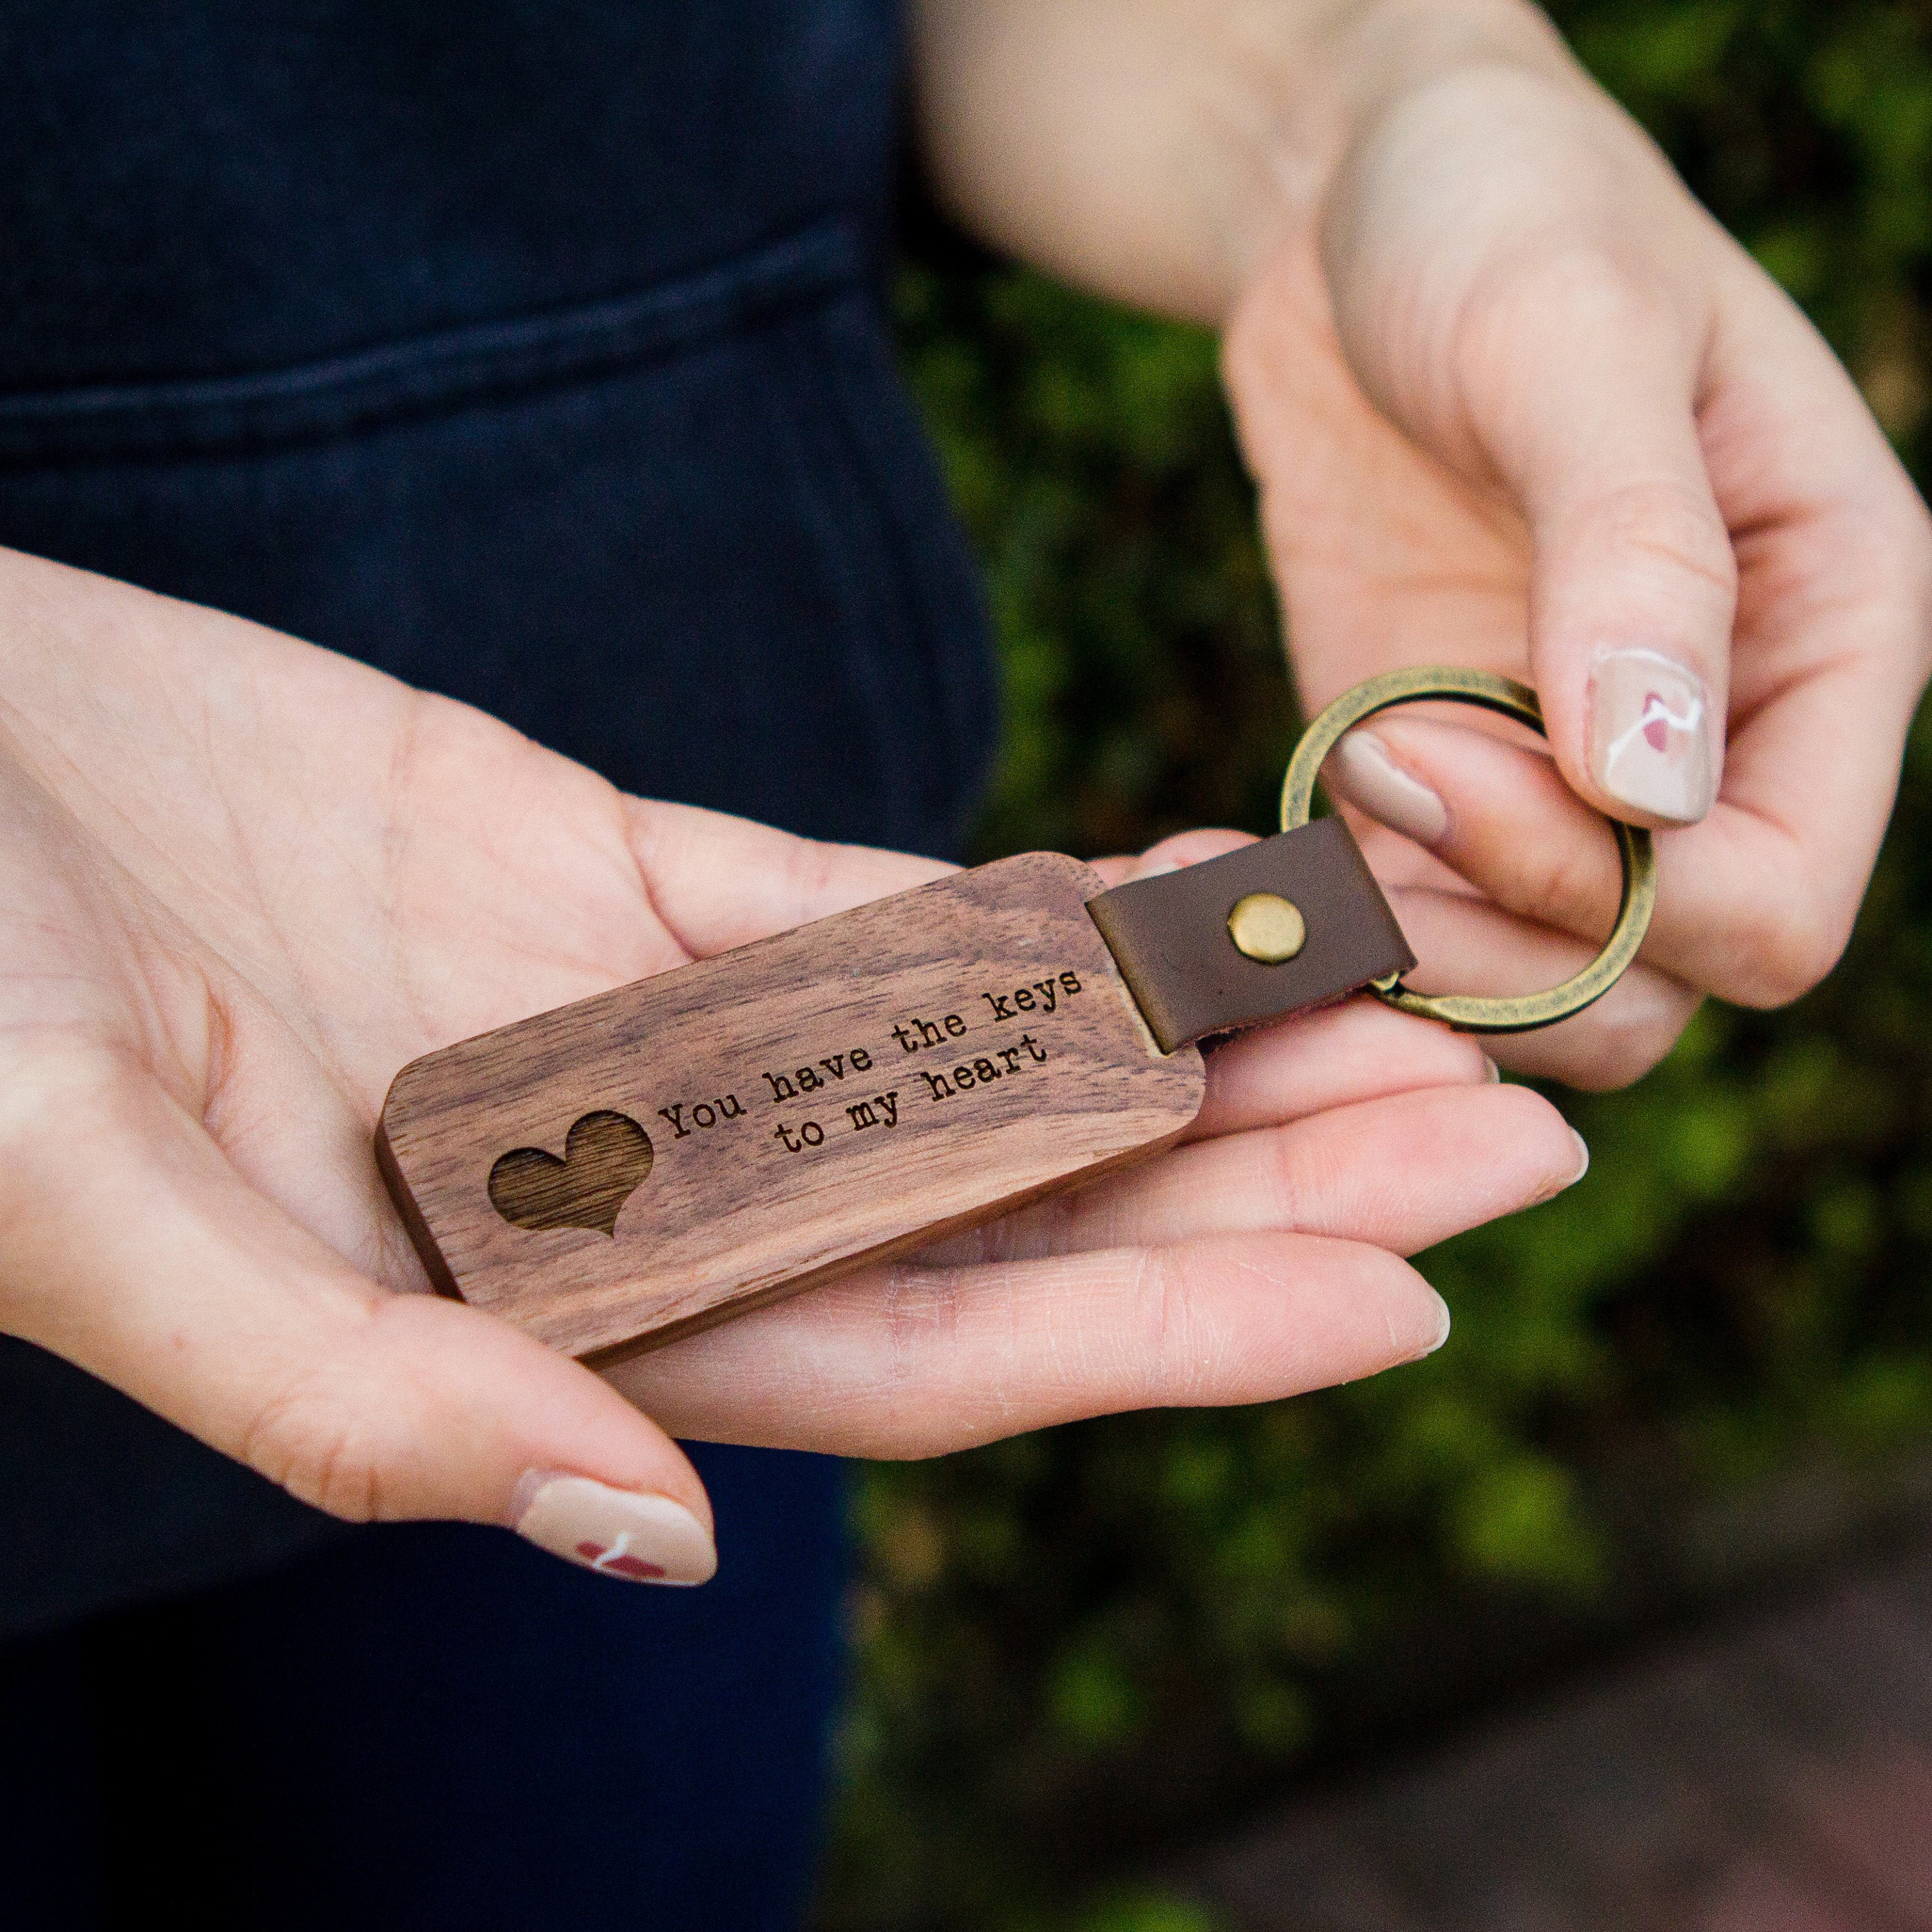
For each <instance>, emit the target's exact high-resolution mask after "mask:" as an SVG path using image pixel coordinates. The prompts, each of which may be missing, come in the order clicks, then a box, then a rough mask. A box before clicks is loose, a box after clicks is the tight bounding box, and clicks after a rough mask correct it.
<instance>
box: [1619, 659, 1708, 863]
mask: <svg viewBox="0 0 1932 1932" xmlns="http://www.w3.org/2000/svg"><path fill="white" fill-rule="evenodd" d="M1712 725H1713V720H1712V716H1711V706H1710V703H1709V700H1708V699H1707V698H1706V696H1705V693H1704V685H1703V680H1702V679H1700V678H1698V677H1697V676H1694V674H1693V673H1691V672H1690V671H1688V670H1685V668H1684V667H1683V666H1682V664H1678V663H1676V662H1675V661H1673V660H1672V659H1671V658H1667V657H1664V656H1662V655H1660V654H1659V653H1658V652H1655V651H1605V652H1603V653H1602V655H1600V656H1599V657H1598V659H1597V661H1596V664H1595V667H1593V668H1592V671H1591V673H1590V772H1591V775H1592V777H1594V778H1595V779H1596V781H1597V782H1598V784H1600V785H1601V786H1602V787H1603V788H1604V790H1606V791H1607V792H1608V793H1610V796H1612V797H1613V798H1614V799H1618V800H1619V802H1622V803H1623V804H1625V805H1629V806H1630V807H1631V808H1632V809H1633V810H1634V811H1642V812H1647V813H1648V814H1649V815H1650V816H1651V817H1653V818H1664V819H1668V820H1670V821H1671V822H1672V823H1673V824H1677V825H1694V824H1696V823H1697V821H1698V820H1699V819H1700V818H1702V817H1703V816H1704V814H1706V812H1707V811H1709V810H1710V808H1711V801H1712V797H1713V796H1715V790H1716V774H1717V757H1716V754H1715V747H1714V745H1713V743H1712Z"/></svg>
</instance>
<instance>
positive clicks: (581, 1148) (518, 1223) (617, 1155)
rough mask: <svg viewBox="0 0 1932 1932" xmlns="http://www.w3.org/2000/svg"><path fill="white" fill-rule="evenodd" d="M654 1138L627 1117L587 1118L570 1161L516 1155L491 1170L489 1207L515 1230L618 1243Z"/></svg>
mask: <svg viewBox="0 0 1932 1932" xmlns="http://www.w3.org/2000/svg"><path fill="white" fill-rule="evenodd" d="M651 1159H652V1154H651V1137H650V1136H649V1134H647V1133H645V1132H644V1130H643V1128H642V1127H639V1126H638V1125H637V1122H636V1121H634V1120H632V1119H631V1117H630V1115H628V1114H613V1113H610V1112H598V1113H595V1114H586V1115H584V1116H583V1118H582V1119H581V1120H579V1121H576V1122H575V1123H574V1124H573V1125H572V1126H571V1130H570V1133H569V1136H568V1139H566V1140H565V1142H564V1144H563V1158H562V1160H558V1159H557V1157H556V1155H555V1154H550V1153H547V1152H546V1151H544V1149H543V1148H511V1151H509V1152H508V1154H505V1155H503V1156H502V1157H501V1158H500V1159H499V1160H498V1161H497V1163H496V1166H494V1167H493V1168H491V1169H490V1206H491V1207H493V1208H495V1209H496V1212H497V1213H498V1214H500V1215H502V1217H503V1219H504V1220H506V1221H508V1222H509V1223H511V1225H512V1226H515V1227H518V1228H527V1229H530V1230H531V1231H532V1232H533V1233H535V1232H541V1231H542V1230H544V1229H549V1228H594V1229H595V1230H596V1231H597V1232H598V1234H600V1235H610V1236H611V1237H613V1238H615V1236H616V1232H617V1215H618V1212H619V1210H620V1209H621V1208H622V1207H623V1205H624V1203H625V1202H626V1201H628V1200H629V1199H630V1198H631V1196H632V1195H633V1194H634V1193H636V1192H637V1190H638V1188H639V1187H640V1186H641V1185H642V1184H643V1181H644V1178H645V1176H646V1175H648V1174H649V1172H650V1171H651Z"/></svg>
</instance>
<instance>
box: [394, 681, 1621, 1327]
mask: <svg viewBox="0 0 1932 1932" xmlns="http://www.w3.org/2000/svg"><path fill="white" fill-rule="evenodd" d="M1432 698H1436V699H1450V700H1456V701H1459V702H1461V703H1469V704H1475V705H1479V706H1484V707H1485V708H1487V709H1490V710H1492V711H1497V712H1502V714H1503V715H1505V716H1506V717H1510V718H1516V719H1517V720H1518V721H1520V722H1521V723H1523V724H1529V725H1531V726H1532V727H1535V729H1536V730H1539V731H1540V730H1542V728H1543V720H1542V713H1541V709H1540V708H1539V707H1538V703H1537V700H1536V695H1535V692H1534V691H1531V690H1530V689H1529V688H1528V687H1527V686H1526V685H1520V684H1518V683H1516V682H1514V681H1512V680H1511V679H1508V678H1503V677H1498V676H1493V675H1492V674H1490V673H1487V672H1481V671H1470V670H1458V669H1455V668H1453V667H1446V668H1445V667H1432V668H1428V669H1421V670H1404V671H1395V672H1391V673H1388V674H1387V675H1386V676H1382V677H1378V678H1373V679H1370V681H1369V682H1367V683H1366V684H1362V685H1358V686H1357V687H1356V688H1355V689H1354V690H1352V691H1349V692H1347V693H1346V694H1344V695H1343V697H1339V698H1337V700H1335V702H1334V703H1333V704H1331V705H1330V706H1328V709H1326V710H1325V711H1324V712H1322V715H1320V716H1319V718H1316V721H1315V722H1314V723H1313V724H1312V725H1311V726H1310V727H1309V730H1308V731H1307V734H1306V735H1305V736H1304V737H1303V739H1302V740H1301V744H1300V745H1298V747H1297V748H1296V750H1295V756H1294V757H1293V759H1292V761H1291V762H1290V763H1289V768H1288V776H1287V780H1286V784H1284V786H1283V792H1282V814H1281V820H1282V829H1281V832H1280V834H1279V835H1277V836H1276V837H1274V838H1265V839H1263V840H1262V841H1259V843H1257V844H1253V845H1249V846H1246V847H1243V848H1242V849H1241V850H1238V851H1235V852H1230V853H1226V854H1225V855H1223V856H1222V857H1220V858H1218V859H1208V860H1206V861H1205V862H1203V863H1202V864H1200V865H1190V866H1186V867H1184V868H1181V870H1179V871H1174V872H1170V873H1167V874H1164V875H1163V876H1161V877H1157V878H1151V879H1142V880H1133V881H1132V882H1130V883H1128V884H1126V885H1123V886H1115V887H1113V888H1112V889H1109V888H1108V887H1107V886H1106V884H1105V883H1104V881H1103V880H1102V879H1101V878H1100V876H1099V874H1097V873H1096V872H1094V871H1093V870H1092V869H1091V868H1090V867H1088V866H1087V865H1083V864H1082V863H1081V862H1079V860H1078V859H1070V858H1067V857H1065V856H1062V855H1061V854H1060V853H1050V852H1030V853H1023V854H1022V855H1021V856H1019V857H1017V858H1013V859H1001V860H1000V861H998V862H997V863H995V864H993V865H981V866H978V867H976V868H974V869H973V870H971V871H964V872H958V873H955V874H953V875H952V876H951V877H947V878H944V879H939V880H935V881H934V882H933V883H931V884H929V885H925V886H917V887H915V888H914V889H913V890H911V891H910V892H901V893H898V894H896V895H895V896H893V897H892V898H886V899H880V900H877V901H874V903H872V904H869V905H864V906H859V907H856V908H854V909H853V910H851V911H850V912H844V913H836V914H835V915H833V916H832V917H830V918H827V919H818V920H816V921H814V922H813V923H811V925H809V926H799V927H798V928H796V929H794V930H793V931H792V932H784V933H780V934H778V935H775V937H773V938H769V939H763V940H760V941H757V943H756V944H753V945H750V946H745V947H739V948H738V949H737V950H735V951H733V952H730V953H722V954H720V955H719V956H717V957H716V958H715V959H704V960H700V961H698V962H696V963H695V964H694V965H689V966H684V967H680V968H677V969H676V970H675V971H672V972H668V973H664V974H659V975H658V976H657V977H655V978H652V979H649V980H640V981H638V982H637V983H636V984H634V985H632V986H622V987H619V988H618V989H616V990H615V991H614V992H608V993H602V994H599V995H596V996H595V997H594V998H590V999H587V1000H580V1001H577V1002H576V1003H575V1004H572V1005H571V1006H568V1007H559V1009H557V1010H556V1011H555V1012H553V1013H542V1014H539V1015H538V1016H536V1017H535V1019H527V1020H522V1021H519V1022H517V1024H516V1025H512V1026H507V1027H503V1028H499V1029H498V1030H497V1031H495V1032H493V1033H488V1034H482V1035H481V1036H479V1037H478V1038H476V1039H474V1040H464V1041H463V1042H461V1043H460V1044H458V1045H457V1046H450V1047H446V1048H444V1049H442V1050H441V1051H440V1052H435V1053H431V1054H429V1055H426V1056H425V1058H422V1059H420V1060H418V1061H413V1062H412V1063H411V1064H410V1065H409V1066H407V1067H404V1069H403V1070H402V1072H401V1073H399V1074H398V1075H397V1076H396V1079H395V1082H394V1084H393V1085H392V1086H391V1088H390V1089H389V1097H388V1099H387V1100H386V1102H385V1103H384V1104H383V1117H382V1120H381V1122H380V1125H379V1127H378V1128H377V1136H376V1151H377V1160H378V1161H379V1162H380V1165H381V1167H382V1170H383V1178H384V1179H385V1180H386V1181H387V1183H388V1184H389V1191H390V1193H391V1194H392V1196H394V1197H395V1202H396V1205H397V1207H398V1208H399V1209H400V1210H401V1213H402V1216H403V1219H404V1222H405V1223H407V1226H408V1228H409V1231H410V1236H411V1238H412V1239H413V1241H414V1242H415V1244H416V1249H417V1252H418V1253H419V1254H420V1255H421V1256H422V1259H423V1262H424V1265H425V1267H426V1268H428V1271H429V1273H430V1275H431V1279H432V1280H434V1282H435V1283H436V1285H437V1287H438V1289H440V1290H441V1291H442V1292H443V1293H445V1294H447V1295H456V1296H459V1297H460V1298H462V1299H463V1300H464V1301H469V1302H471V1303H473V1304H475V1305H476V1306H478V1307H483V1308H487V1309H489V1310H492V1311H493V1313H496V1314H499V1315H501V1316H505V1317H507V1318H508V1319H509V1320H511V1321H512V1322H516V1323H517V1325H519V1326H520V1327H522V1328H525V1329H527V1330H528V1331H529V1332H530V1333H531V1334H534V1335H535V1336H537V1337H539V1338H540V1339H541V1340H544V1341H545V1342H547V1343H550V1344H551V1345H552V1346H554V1347H556V1348H558V1349H562V1350H564V1351H565V1352H567V1353H568V1354H570V1355H575V1356H577V1357H579V1358H581V1359H583V1360H584V1361H588V1362H589V1363H591V1364H593V1365H594V1364H601V1363H607V1362H610V1361H616V1360H619V1359H620V1358H622V1357H623V1356H625V1355H629V1354H632V1353H634V1352H637V1350H639V1349H646V1348H650V1347H655V1346H657V1345H658V1344H659V1343H663V1342H665V1341H667V1340H670V1338H671V1337H673V1336H675V1335H678V1334H688V1333H690V1332H691V1331H694V1330H696V1329H698V1328H706V1327H709V1326H710V1325H712V1324H713V1323H715V1322H721V1321H724V1320H726V1319H728V1318H729V1317H730V1316H733V1315H735V1314H738V1313H742V1311H743V1310H745V1309H748V1308H751V1307H756V1306H757V1304H759V1303H760V1302H764V1301H771V1300H772V1299H774V1298H776V1297H777V1296H778V1295H787V1294H790V1293H793V1292H796V1290H798V1289H802V1288H806V1287H809V1286H812V1285H814V1283H820V1282H824V1281H827V1280H831V1279H832V1278H833V1277H835V1276H837V1275H839V1274H844V1273H845V1272H847V1271H849V1270H851V1269H853V1268H859V1267H861V1266H863V1265H867V1264H868V1263H871V1262H879V1261H883V1260H886V1259H889V1257H891V1256H894V1255H897V1254H901V1253H904V1252H905V1251H907V1250H909V1249H912V1248H914V1247H919V1246H920V1245H922V1244H924V1243H926V1242H927V1241H933V1240H935V1239H937V1238H939V1237H940V1236H941V1235H946V1234H948V1233H951V1232H956V1231H957V1230H959V1229H964V1228H968V1227H971V1226H974V1225H975V1224H976V1223H979V1222H982V1221H986V1220H991V1219H992V1218H993V1217H995V1216H997V1215H1000V1214H1006V1213H1008V1212H1010V1211H1012V1210H1013V1208H1017V1207H1019V1206H1021V1205H1023V1204H1024V1203H1025V1202H1029V1201H1034V1200H1037V1199H1040V1198H1041V1197H1042V1196H1046V1195H1048V1194H1051V1193H1057V1192H1058V1191H1059V1190H1061V1189H1063V1188H1067V1187H1076V1186H1078V1185H1079V1184H1082V1183H1083V1182H1085V1181H1091V1180H1092V1179H1093V1178H1094V1177H1095V1176H1096V1175H1099V1174H1100V1173H1103V1172H1106V1170H1107V1169H1110V1168H1114V1167H1118V1166H1121V1165H1123V1164H1124V1163H1127V1162H1130V1161H1133V1160H1140V1159H1143V1158H1145V1157H1146V1156H1148V1155H1149V1154H1154V1153H1157V1152H1158V1151H1160V1149H1161V1148H1164V1147H1167V1146H1169V1145H1172V1143H1173V1142H1175V1141H1176V1140H1178V1139H1179V1138H1180V1136H1181V1135H1182V1134H1183V1133H1185V1132H1186V1130H1187V1128H1188V1127H1189V1126H1190V1124H1192V1123H1193V1120H1194V1118H1195V1116H1196V1115H1197V1114H1198V1113H1199V1111H1200V1109H1201V1104H1202V1099H1203V1097H1204V1095H1205V1090H1206V1070H1205V1066H1204V1064H1203V1061H1202V1055H1201V1050H1200V1048H1199V1046H1197V1045H1196V1042H1198V1041H1199V1040H1203V1039H1205V1038H1207V1037H1209V1036H1211V1035H1213V1034H1224V1033H1227V1032H1229V1031H1233V1030H1234V1029H1235V1028H1242V1027H1249V1026H1254V1025H1259V1024H1261V1023H1262V1022H1266V1021H1269V1020H1274V1019H1281V1018H1283V1017H1285V1016H1287V1015H1289V1014H1291V1013H1299V1012H1302V1011H1304V1010H1307V1009H1309V1008H1310V1007H1318V1006H1322V1005H1326V1004H1329V1003H1331V1002H1332V1001H1337V1000H1340V999H1343V998H1346V997H1348V996H1349V995H1351V994H1353V993H1358V992H1363V991H1364V990H1366V991H1368V992H1372V993H1373V994H1374V995H1376V997H1377V998H1379V999H1382V1000H1385V1001H1387V1002H1388V1004H1390V1005H1391V1006H1394V1007H1400V1008H1401V1009H1402V1010H1403V1011H1404V1012H1406V1013H1418V1014H1421V1015H1422V1016H1424V1017H1426V1018H1429V1019H1439V1020H1442V1021H1445V1022H1447V1023H1448V1025H1451V1026H1452V1027H1454V1028H1458V1029H1460V1030H1462V1031H1469V1032H1481V1033H1512V1032H1522V1031H1528V1030H1529V1029H1530V1028H1536V1027H1543V1026H1549V1025H1553V1023H1554V1022H1556V1021H1558V1020H1560V1019H1566V1018H1568V1016H1570V1015H1571V1014H1572V1013H1579V1012H1580V1011H1581V1010H1583V1008H1584V1007H1586V1006H1588V1005H1589V1004H1590V1003H1591V1002H1592V1001H1593V1000H1596V999H1598V998H1601V996H1602V995H1604V994H1605V993H1606V992H1608V991H1609V990H1610V988H1611V987H1612V986H1614V985H1615V984H1616V981H1617V980H1618V978H1619V977H1620V975H1621V974H1622V973H1623V971H1624V969H1625V968H1626V967H1627V966H1628V965H1629V964H1630V963H1631V960H1632V959H1634V958H1635V957H1636V956H1637V948H1638V947H1639V946H1640V944H1641V943H1642V941H1643V935H1644V932H1645V929H1646V927H1647V926H1648V925H1649V920H1650V914H1651V909H1652V904H1653V903H1654V902H1655V896H1656V882H1655V870H1654V865H1653V860H1652V851H1651V842H1650V835H1649V833H1648V832H1645V831H1643V830H1640V829H1637V828H1635V827H1633V826H1628V825H1625V824H1622V823H1616V821H1613V826H1614V829H1615V831H1616V838H1617V844H1618V849H1619V854H1620V856H1621V858H1622V865H1623V894H1622V903H1621V904H1620V905H1619V909H1618V913H1617V921H1616V928H1615V929H1614V930H1613V932H1612V933H1611V935H1610V939H1609V941H1608V943H1607V944H1606V945H1605V947H1604V950H1603V951H1602V952H1601V953H1599V954H1598V956H1597V958H1596V959H1595V960H1593V961H1592V962H1591V964H1590V965H1589V966H1588V967H1586V968H1585V969H1584V970H1583V971H1582V972H1580V973H1579V974H1577V975H1576V977H1574V978H1573V979H1571V980H1566V981H1565V983H1563V984H1562V986H1558V987H1556V988H1555V989H1553V990H1552V991H1550V992H1547V993H1542V994H1538V995H1533V996H1530V997H1528V998H1516V999H1479V998H1469V997H1464V996H1460V995H1448V996H1436V995H1424V994H1419V993H1414V992H1410V991H1409V989H1407V988H1406V986H1404V985H1403V983H1402V975H1403V974H1404V973H1405V972H1406V971H1409V969H1410V968H1412V967H1413V966H1414V965H1415V956H1414V955H1413V954H1412V953H1411V952H1410V950H1409V947H1408V944H1407V943H1406V941H1404V939H1403V936H1402V931H1401V929H1400V927H1399V926H1397V923H1396V920H1395V916H1394V913H1392V912H1391V910H1390V909H1389V907H1388V902H1387V901H1386V900H1385V898H1383V896H1382V891H1381V889H1380V888H1379V886H1377V885H1376V881H1375V879H1374V877H1373V875H1372V874H1371V873H1370V871H1369V868H1368V866H1367V863H1366V862H1365V861H1364V859H1363V858H1362V856H1361V853H1360V851H1359V850H1358V849H1357V847H1356V845H1355V840H1354V838H1352V836H1351V835H1350V833H1349V830H1348V828H1347V827H1346V826H1345V825H1344V824H1343V823H1342V821H1341V820H1340V819H1339V818H1333V817H1331V818H1322V819H1317V820H1313V821H1312V822H1311V821H1310V817H1309V813H1310V808H1311V805H1312V804H1313V798H1314V792H1315V784H1316V775H1317V773H1318V772H1319V771H1320V769H1321V767H1322V761H1323V760H1325V758H1326V757H1328V754H1329V752H1330V751H1332V750H1333V749H1334V746H1335V745H1336V743H1337V741H1338V740H1339V739H1340V737H1341V736H1342V734H1343V733H1344V732H1345V731H1347V730H1349V729H1350V728H1351V727H1353V726H1355V725H1356V724H1360V723H1361V721H1363V720H1364V718H1368V717H1370V716H1371V715H1373V714H1374V713H1375V712H1379V711H1382V710H1385V709H1388V708H1389V707H1390V706H1393V705H1397V704H1406V703H1415V702H1417V701H1419V700H1425V699H1432Z"/></svg>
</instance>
